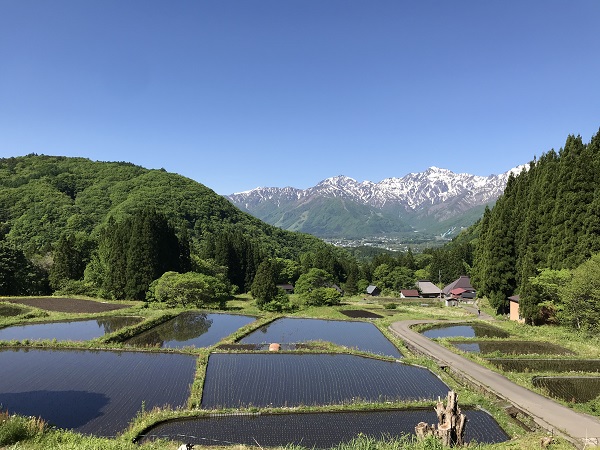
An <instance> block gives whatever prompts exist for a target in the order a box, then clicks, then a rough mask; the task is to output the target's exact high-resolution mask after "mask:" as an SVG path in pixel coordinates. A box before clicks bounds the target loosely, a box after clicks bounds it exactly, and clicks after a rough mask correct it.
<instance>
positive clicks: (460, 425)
mask: <svg viewBox="0 0 600 450" xmlns="http://www.w3.org/2000/svg"><path fill="white" fill-rule="evenodd" d="M457 398H458V396H457V394H456V392H454V391H450V392H448V401H447V405H446V406H444V403H443V402H442V401H439V402H437V404H436V405H435V408H434V410H435V413H436V415H437V419H438V424H437V429H436V427H435V426H434V425H431V426H430V425H428V424H427V423H425V422H419V424H418V425H417V426H416V427H415V433H416V435H417V439H419V440H422V439H425V437H427V436H436V437H437V438H439V439H440V440H441V441H442V444H443V445H444V446H446V447H450V446H456V447H462V446H463V445H464V443H465V442H464V434H465V425H466V423H467V417H466V416H465V415H464V414H462V413H461V411H460V408H459V407H458V401H457Z"/></svg>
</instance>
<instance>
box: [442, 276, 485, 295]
mask: <svg viewBox="0 0 600 450" xmlns="http://www.w3.org/2000/svg"><path fill="white" fill-rule="evenodd" d="M442 292H443V293H444V295H445V296H446V297H452V298H453V299H461V300H472V299H474V298H475V296H476V295H477V294H476V291H475V288H473V286H471V278H470V277H468V276H466V275H462V276H460V277H459V278H457V279H456V280H454V281H453V282H452V283H450V284H449V285H447V286H446V287H444V289H442Z"/></svg>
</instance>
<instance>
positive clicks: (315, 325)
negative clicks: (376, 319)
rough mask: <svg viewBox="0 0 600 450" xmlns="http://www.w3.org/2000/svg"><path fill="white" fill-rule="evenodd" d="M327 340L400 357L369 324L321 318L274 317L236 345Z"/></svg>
mask: <svg viewBox="0 0 600 450" xmlns="http://www.w3.org/2000/svg"><path fill="white" fill-rule="evenodd" d="M309 341H327V342H333V343H334V344H337V345H343V346H345V347H349V348H356V349H358V350H362V351H367V352H371V353H376V354H380V355H387V356H393V357H396V358H400V357H402V354H401V353H400V352H399V351H398V349H397V348H396V347H395V346H394V345H393V344H392V343H391V342H390V341H389V340H388V339H387V338H386V337H385V336H384V335H383V334H382V333H381V331H379V329H378V328H377V327H376V326H375V325H373V324H372V323H367V322H351V321H341V320H322V319H295V318H294V319H292V318H288V317H286V318H283V319H277V320H275V321H274V322H271V323H270V324H268V325H266V326H264V327H261V328H259V329H258V330H256V331H254V332H253V333H251V334H249V335H248V336H246V337H244V338H243V339H241V340H240V344H262V343H270V342H277V343H280V344H284V343H301V342H309Z"/></svg>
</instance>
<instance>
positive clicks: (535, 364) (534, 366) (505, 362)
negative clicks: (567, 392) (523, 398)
mask: <svg viewBox="0 0 600 450" xmlns="http://www.w3.org/2000/svg"><path fill="white" fill-rule="evenodd" d="M488 361H489V362H491V363H492V364H494V365H495V366H496V367H499V368H500V369H501V370H503V371H505V372H600V359H531V358H527V359H525V358H518V359H517V358H489V359H488Z"/></svg>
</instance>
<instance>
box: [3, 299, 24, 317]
mask: <svg viewBox="0 0 600 450" xmlns="http://www.w3.org/2000/svg"><path fill="white" fill-rule="evenodd" d="M29 311H30V310H29V309H27V308H21V307H20V306H17V305H12V304H10V303H4V302H0V317H14V316H18V315H20V314H26V313H28V312H29Z"/></svg>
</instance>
